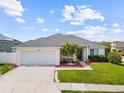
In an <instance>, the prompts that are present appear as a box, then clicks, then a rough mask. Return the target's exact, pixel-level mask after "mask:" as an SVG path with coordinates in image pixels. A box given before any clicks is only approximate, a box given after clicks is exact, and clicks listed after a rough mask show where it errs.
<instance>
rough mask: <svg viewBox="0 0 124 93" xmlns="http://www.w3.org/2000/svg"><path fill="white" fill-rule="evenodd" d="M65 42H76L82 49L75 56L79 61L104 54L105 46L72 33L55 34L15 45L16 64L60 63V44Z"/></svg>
mask: <svg viewBox="0 0 124 93" xmlns="http://www.w3.org/2000/svg"><path fill="white" fill-rule="evenodd" d="M66 42H69V43H75V44H78V45H79V46H80V47H81V48H82V49H81V50H80V53H79V54H78V55H76V56H75V59H79V60H80V61H81V62H83V61H86V60H87V59H88V55H104V54H105V46H102V45H99V44H97V43H94V42H92V41H89V40H85V39H82V38H80V37H77V36H73V35H63V34H55V35H51V36H48V37H46V38H38V39H35V40H30V41H27V42H25V43H23V44H21V45H18V46H17V47H16V55H17V64H18V65H60V61H62V60H63V58H64V56H63V54H62V47H61V46H62V45H63V44H65V43H66Z"/></svg>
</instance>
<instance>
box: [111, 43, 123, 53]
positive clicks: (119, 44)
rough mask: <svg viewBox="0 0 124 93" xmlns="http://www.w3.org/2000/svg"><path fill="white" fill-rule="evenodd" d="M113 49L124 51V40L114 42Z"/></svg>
mask: <svg viewBox="0 0 124 93" xmlns="http://www.w3.org/2000/svg"><path fill="white" fill-rule="evenodd" d="M112 49H116V50H117V51H120V52H124V42H122V41H114V42H112Z"/></svg>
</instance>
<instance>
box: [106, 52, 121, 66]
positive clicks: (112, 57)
mask: <svg viewBox="0 0 124 93" xmlns="http://www.w3.org/2000/svg"><path fill="white" fill-rule="evenodd" d="M107 59H108V61H109V62H111V63H117V64H119V63H121V56H120V54H119V53H118V52H117V51H111V52H110V53H109V54H108V56H107Z"/></svg>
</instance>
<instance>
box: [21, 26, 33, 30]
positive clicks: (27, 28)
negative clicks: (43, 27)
mask: <svg viewBox="0 0 124 93" xmlns="http://www.w3.org/2000/svg"><path fill="white" fill-rule="evenodd" d="M22 28H23V29H24V30H34V27H22Z"/></svg>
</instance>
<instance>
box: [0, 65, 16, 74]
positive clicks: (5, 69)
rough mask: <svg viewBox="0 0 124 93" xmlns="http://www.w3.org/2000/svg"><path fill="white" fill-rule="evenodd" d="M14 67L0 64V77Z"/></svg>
mask: <svg viewBox="0 0 124 93" xmlns="http://www.w3.org/2000/svg"><path fill="white" fill-rule="evenodd" d="M13 68H14V67H13V65H12V64H0V75H3V74H5V73H6V72H8V71H10V70H12V69H13Z"/></svg>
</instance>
